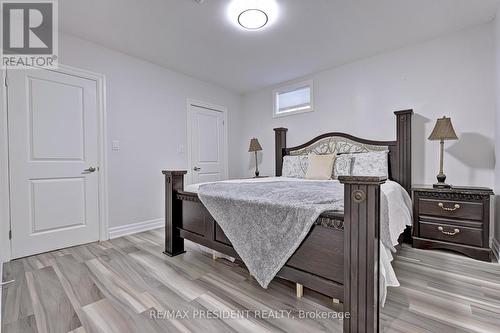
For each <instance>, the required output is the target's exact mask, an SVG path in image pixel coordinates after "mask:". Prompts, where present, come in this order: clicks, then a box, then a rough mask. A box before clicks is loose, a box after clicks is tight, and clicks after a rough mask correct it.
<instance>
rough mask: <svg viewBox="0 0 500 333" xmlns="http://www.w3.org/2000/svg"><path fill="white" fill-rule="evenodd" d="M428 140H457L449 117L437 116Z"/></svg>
mask: <svg viewBox="0 0 500 333" xmlns="http://www.w3.org/2000/svg"><path fill="white" fill-rule="evenodd" d="M429 140H458V137H457V134H456V133H455V129H454V128H453V124H452V123H451V118H447V117H443V118H439V119H438V120H437V122H436V126H434V130H433V131H432V133H431V135H430V136H429Z"/></svg>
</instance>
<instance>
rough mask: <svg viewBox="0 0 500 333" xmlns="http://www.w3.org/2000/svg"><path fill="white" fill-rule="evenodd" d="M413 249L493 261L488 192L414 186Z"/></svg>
mask: <svg viewBox="0 0 500 333" xmlns="http://www.w3.org/2000/svg"><path fill="white" fill-rule="evenodd" d="M412 191H413V220H414V223H413V233H412V234H413V247H415V248H419V249H447V250H452V251H456V252H460V253H462V254H465V255H467V256H469V257H472V258H475V259H478V260H483V261H490V260H491V259H490V258H491V253H492V251H491V249H490V247H489V230H490V196H491V195H493V194H494V193H493V191H492V190H491V189H489V188H473V187H453V188H451V189H436V188H433V187H432V186H414V187H413V188H412Z"/></svg>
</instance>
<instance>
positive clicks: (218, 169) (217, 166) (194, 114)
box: [189, 103, 226, 184]
mask: <svg viewBox="0 0 500 333" xmlns="http://www.w3.org/2000/svg"><path fill="white" fill-rule="evenodd" d="M189 112H190V117H189V118H190V124H189V126H190V131H189V132H190V133H191V137H190V140H191V141H190V146H191V159H190V161H191V166H190V167H191V170H190V172H191V175H192V177H191V180H192V183H194V184H196V183H203V182H212V181H218V180H224V179H225V178H226V170H225V167H226V162H225V161H226V156H225V148H224V141H225V139H224V135H225V131H224V125H225V124H224V112H223V111H218V110H216V109H212V108H207V107H203V106H200V105H197V104H194V103H191V104H190V105H189Z"/></svg>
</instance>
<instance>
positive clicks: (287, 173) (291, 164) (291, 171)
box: [281, 155, 308, 178]
mask: <svg viewBox="0 0 500 333" xmlns="http://www.w3.org/2000/svg"><path fill="white" fill-rule="evenodd" d="M307 164H308V157H307V155H299V156H289V155H287V156H285V157H283V167H282V169H281V175H282V176H283V177H290V178H304V177H305V176H306V171H307Z"/></svg>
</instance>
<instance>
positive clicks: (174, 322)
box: [2, 229, 500, 333]
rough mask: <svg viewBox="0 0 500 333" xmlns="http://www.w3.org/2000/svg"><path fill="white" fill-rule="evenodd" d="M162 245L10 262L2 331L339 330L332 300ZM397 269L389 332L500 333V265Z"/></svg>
mask: <svg viewBox="0 0 500 333" xmlns="http://www.w3.org/2000/svg"><path fill="white" fill-rule="evenodd" d="M162 244H163V231H162V230H161V229H160V230H154V231H148V232H144V233H141V234H137V235H132V236H126V237H122V238H118V239H114V240H111V241H107V242H102V243H93V244H88V245H82V246H77V247H73V248H69V249H64V250H60V251H55V252H50V253H45V254H41V255H37V256H33V257H28V258H24V259H19V260H15V261H12V262H10V263H7V264H5V265H4V271H3V281H9V280H15V282H14V283H12V284H9V285H7V286H6V287H4V289H3V297H2V326H3V331H2V332H5V333H10V332H39V333H45V332H50V333H52V332H54V333H56V332H57V333H59V332H61V333H68V332H78V333H98V332H113V333H114V332H117V333H118V332H120V333H122V332H125V333H127V332H138V333H139V332H140V333H143V332H144V333H148V332H203V333H211V332H214V333H219V332H300V333H306V332H341V331H342V322H341V321H339V320H338V318H335V316H336V312H335V311H341V309H342V306H341V305H334V304H333V303H332V302H331V300H330V299H329V298H327V297H324V296H322V295H319V294H317V293H314V292H312V291H310V290H307V289H306V290H305V291H304V292H305V295H304V297H303V298H302V299H297V298H296V297H295V289H294V285H293V284H291V283H289V282H286V281H283V280H280V279H276V280H275V281H274V282H273V283H272V284H271V285H270V287H269V289H268V290H263V289H262V288H260V287H259V285H258V284H257V283H256V282H255V281H254V280H253V279H252V278H251V277H250V276H249V275H248V272H247V271H246V270H245V269H244V268H242V267H240V266H239V265H237V264H234V263H231V262H229V261H226V260H222V259H219V260H217V261H213V260H212V258H211V256H210V254H207V253H205V252H202V251H200V250H199V248H198V246H197V245H195V244H193V243H190V242H186V247H187V253H186V254H184V255H181V256H178V257H175V258H169V257H167V256H165V255H163V254H162ZM394 267H395V270H396V273H397V276H398V278H399V280H400V282H401V287H399V288H391V289H390V290H389V294H388V299H387V303H386V305H385V307H384V308H383V309H382V311H381V316H380V318H381V331H382V332H411V333H413V332H415V333H417V332H433V333H434V332H436V333H447V332H500V265H498V264H493V263H491V264H489V263H483V262H479V261H475V260H472V259H468V258H465V257H463V256H458V255H454V254H450V253H446V252H438V251H422V250H416V249H412V248H410V247H403V248H402V249H401V250H400V251H399V253H398V256H397V258H396V260H395V262H394ZM305 316H308V317H307V318H304V317H305ZM324 317H325V318H324Z"/></svg>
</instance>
